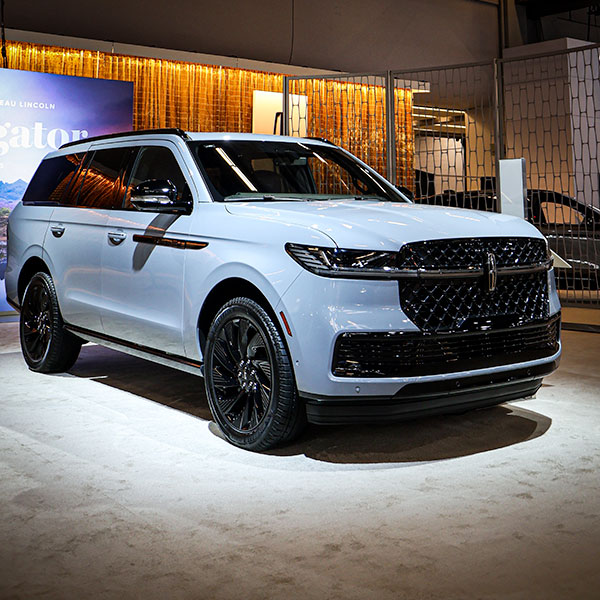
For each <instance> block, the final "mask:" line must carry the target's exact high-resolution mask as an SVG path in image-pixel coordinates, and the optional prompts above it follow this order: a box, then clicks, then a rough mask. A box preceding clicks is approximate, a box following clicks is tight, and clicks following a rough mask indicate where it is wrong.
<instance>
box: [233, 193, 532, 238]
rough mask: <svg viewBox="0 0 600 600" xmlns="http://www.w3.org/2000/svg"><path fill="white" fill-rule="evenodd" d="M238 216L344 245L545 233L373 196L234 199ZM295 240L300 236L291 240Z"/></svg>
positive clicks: (519, 223) (500, 218) (513, 221)
mask: <svg viewBox="0 0 600 600" xmlns="http://www.w3.org/2000/svg"><path fill="white" fill-rule="evenodd" d="M226 207H227V211H228V212H230V213H231V214H233V215H237V216H240V217H249V218H252V219H258V220H260V221H263V222H265V221H275V222H278V223H283V224H286V225H299V226H302V227H307V228H310V229H313V230H317V231H320V232H322V233H325V234H326V235H328V236H329V237H330V238H331V239H332V240H334V241H335V243H336V244H337V245H338V246H339V247H340V248H368V249H371V250H379V249H381V250H394V249H397V248H398V247H399V246H401V245H402V244H405V243H407V242H414V241H420V240H436V239H448V238H463V237H542V235H541V234H540V233H539V232H538V231H537V229H535V227H533V225H530V224H529V223H527V222H526V221H524V220H523V219H519V218H517V217H511V216H507V215H501V214H498V213H492V212H482V211H477V210H470V209H462V208H449V207H443V206H426V205H422V204H408V203H406V204H405V203H392V202H378V201H372V200H368V201H367V200H320V201H281V202H278V201H275V202H273V201H270V202H239V203H238V202H235V203H233V202H232V203H228V204H226ZM289 241H290V242H292V243H293V242H294V241H296V240H292V239H290V240H289Z"/></svg>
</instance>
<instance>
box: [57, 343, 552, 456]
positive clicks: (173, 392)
mask: <svg viewBox="0 0 600 600" xmlns="http://www.w3.org/2000/svg"><path fill="white" fill-rule="evenodd" d="M69 372H70V373H71V374H72V375H74V376H76V377H85V378H89V379H94V380H96V381H98V382H99V383H102V384H104V385H109V386H111V387H113V388H117V389H120V390H124V391H127V392H130V393H132V394H136V395H138V396H142V397H144V398H147V399H148V400H152V401H153V402H158V403H160V404H163V405H165V406H169V407H171V408H174V409H176V410H179V411H182V412H186V413H188V414H190V415H193V416H195V417H198V418H200V419H203V420H206V421H211V420H212V417H211V414H210V410H209V408H208V402H207V400H206V396H205V394H204V382H203V380H202V379H201V378H199V377H197V376H195V375H191V374H189V373H184V372H182V371H177V370H175V369H171V368H169V367H164V366H161V365H158V364H155V363H152V362H148V361H146V360H142V359H140V358H136V357H133V356H129V355H127V354H123V353H121V352H116V351H114V350H110V349H108V348H104V347H102V346H96V345H86V346H84V347H83V348H82V350H81V355H80V357H79V360H78V361H77V362H76V363H75V365H74V367H73V368H72V369H71V370H70V371H69ZM551 424H552V420H551V419H550V418H548V417H546V416H544V415H542V414H539V413H536V412H533V411H530V410H526V409H524V408H522V407H521V403H518V404H514V403H513V404H505V405H500V406H495V407H492V408H488V409H482V410H475V411H470V412H467V413H464V414H461V415H445V416H435V417H423V418H419V419H416V420H411V421H401V422H396V423H389V424H384V425H344V426H342V425H340V426H313V425H309V426H308V427H307V429H306V431H305V432H304V433H303V434H302V436H301V437H300V438H299V439H297V440H296V441H294V442H293V443H291V444H288V445H286V446H284V447H282V448H277V449H274V450H271V451H269V452H268V453H267V454H270V455H273V456H296V455H305V456H307V457H308V458H312V459H314V460H319V461H324V462H330V463H337V464H347V463H352V464H357V463H358V464H373V463H392V462H393V463H403V462H404V463H412V462H424V461H434V460H444V459H450V458H458V457H461V456H469V455H472V454H478V453H481V452H487V451H490V450H495V449H497V448H503V447H506V446H511V445H515V444H519V443H522V442H525V441H527V440H531V439H534V438H536V437H539V436H541V435H543V434H544V433H545V432H546V431H548V429H549V428H550V426H551ZM210 429H211V431H212V432H213V433H215V434H217V435H218V434H219V432H218V430H217V429H218V428H217V427H216V426H215V425H214V424H213V426H212V427H211V428H210Z"/></svg>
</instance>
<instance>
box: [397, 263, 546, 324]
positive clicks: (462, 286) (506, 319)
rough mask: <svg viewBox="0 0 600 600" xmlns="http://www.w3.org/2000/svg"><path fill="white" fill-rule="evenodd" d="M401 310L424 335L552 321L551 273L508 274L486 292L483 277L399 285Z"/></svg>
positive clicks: (410, 282) (422, 281) (419, 281)
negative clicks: (550, 299) (548, 281)
mask: <svg viewBox="0 0 600 600" xmlns="http://www.w3.org/2000/svg"><path fill="white" fill-rule="evenodd" d="M400 301H401V305H402V310H403V311H404V312H405V313H406V315H407V316H408V318H409V319H410V320H411V321H412V322H413V323H414V324H415V325H416V326H417V327H419V329H421V330H422V331H435V332H442V331H462V330H465V331H469V330H474V329H481V327H507V326H514V325H522V324H525V323H531V322H532V321H541V320H543V319H547V318H548V284H547V274H546V272H545V271H544V272H542V273H530V274H528V275H507V276H504V277H499V278H498V287H497V288H496V289H495V290H494V291H493V292H488V291H487V290H486V289H485V288H484V286H483V284H482V281H481V278H473V279H462V280H461V279H456V280H455V279H451V280H416V281H415V282H412V281H402V282H400Z"/></svg>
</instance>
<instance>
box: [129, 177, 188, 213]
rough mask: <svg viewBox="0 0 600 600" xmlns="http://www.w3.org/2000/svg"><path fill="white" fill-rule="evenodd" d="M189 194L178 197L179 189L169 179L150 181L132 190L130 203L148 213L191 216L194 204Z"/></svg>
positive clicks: (143, 182)
mask: <svg viewBox="0 0 600 600" xmlns="http://www.w3.org/2000/svg"><path fill="white" fill-rule="evenodd" d="M186 191H187V192H188V193H187V194H185V193H184V194H183V197H182V198H178V197H177V188H176V187H175V185H174V184H173V183H172V182H171V181H169V180H168V179H148V180H147V181H142V183H140V184H138V185H136V186H135V187H134V188H133V189H132V190H131V198H130V202H131V204H133V206H134V207H135V208H137V210H141V211H146V212H159V213H175V214H189V213H190V212H191V209H192V202H191V198H190V195H189V190H186Z"/></svg>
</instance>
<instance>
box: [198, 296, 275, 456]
mask: <svg viewBox="0 0 600 600" xmlns="http://www.w3.org/2000/svg"><path fill="white" fill-rule="evenodd" d="M239 317H242V318H244V319H247V320H249V321H250V322H251V323H252V325H253V326H254V327H256V329H257V330H258V331H259V332H260V334H261V336H262V337H263V340H264V342H265V346H266V348H267V352H268V354H269V360H270V362H271V365H272V369H271V370H272V392H271V399H270V402H269V407H268V409H267V412H266V414H265V416H264V417H263V418H262V420H261V421H260V423H259V424H258V425H257V426H256V428H255V429H254V430H252V432H251V433H248V434H244V433H240V432H239V431H236V430H235V429H234V428H233V427H232V426H231V424H230V423H229V422H228V421H227V419H225V418H224V417H223V416H222V415H221V413H220V410H219V409H218V407H217V406H215V404H216V393H215V389H214V386H213V381H212V367H213V352H212V349H213V347H214V346H213V345H214V341H215V338H216V337H217V334H218V333H219V331H220V330H221V329H222V328H223V327H224V326H225V325H226V323H227V322H229V321H231V320H233V319H236V318H239ZM276 344H280V345H281V347H282V348H284V349H285V346H284V345H283V342H282V340H281V336H280V334H279V331H278V330H277V328H276V327H275V325H274V323H273V321H272V319H271V318H270V316H269V315H268V314H267V312H266V311H265V310H264V309H263V308H262V307H261V306H260V305H258V304H257V303H255V302H254V301H253V300H250V299H247V298H236V299H234V300H231V301H230V302H228V303H227V304H225V305H224V306H223V307H222V308H221V309H220V310H219V312H218V313H217V316H216V317H215V319H214V320H213V322H212V324H211V326H210V329H209V333H208V336H207V341H206V351H207V352H206V360H205V376H204V379H205V386H206V396H207V399H208V403H209V406H210V410H211V413H212V415H213V417H214V419H215V421H216V422H217V424H218V425H219V427H220V428H221V431H222V432H223V433H224V435H225V436H226V438H227V439H228V440H229V441H231V442H232V443H233V444H235V445H236V446H239V447H242V448H245V449H248V450H253V449H256V448H258V447H260V446H261V445H263V443H264V440H265V438H266V437H268V435H269V433H270V428H271V424H272V422H273V419H274V417H275V414H276V412H277V410H278V400H279V398H280V391H281V389H280V387H281V386H280V383H281V369H282V365H281V364H280V361H279V359H278V355H277V351H276V349H275V345H276Z"/></svg>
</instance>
